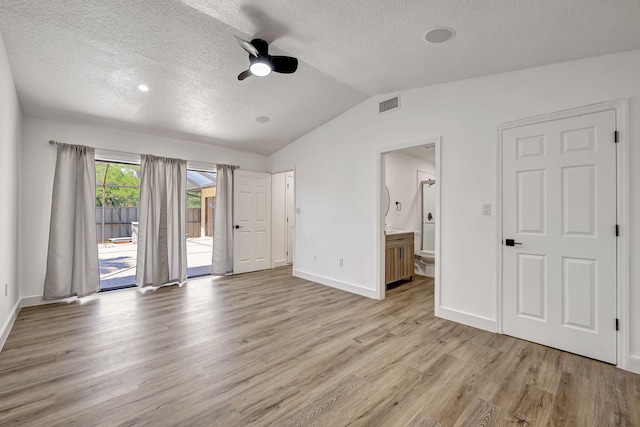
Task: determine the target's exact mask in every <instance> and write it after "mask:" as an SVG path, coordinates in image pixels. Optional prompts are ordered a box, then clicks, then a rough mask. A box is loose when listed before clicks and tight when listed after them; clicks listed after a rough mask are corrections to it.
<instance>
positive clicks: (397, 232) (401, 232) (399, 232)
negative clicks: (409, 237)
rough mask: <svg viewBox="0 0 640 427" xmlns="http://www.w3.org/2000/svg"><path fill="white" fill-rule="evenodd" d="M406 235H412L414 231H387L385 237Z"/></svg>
mask: <svg viewBox="0 0 640 427" xmlns="http://www.w3.org/2000/svg"><path fill="white" fill-rule="evenodd" d="M404 233H412V234H413V231H411V230H387V231H385V232H384V234H385V235H387V236H390V235H392V234H404Z"/></svg>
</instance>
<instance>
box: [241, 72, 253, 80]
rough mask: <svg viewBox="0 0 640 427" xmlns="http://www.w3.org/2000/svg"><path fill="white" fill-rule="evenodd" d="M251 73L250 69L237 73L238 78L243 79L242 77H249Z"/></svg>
mask: <svg viewBox="0 0 640 427" xmlns="http://www.w3.org/2000/svg"><path fill="white" fill-rule="evenodd" d="M251 75H252V73H251V71H249V70H245V71H243V72H241V73H240V74H238V80H244V79H246V78H247V77H249V76H251Z"/></svg>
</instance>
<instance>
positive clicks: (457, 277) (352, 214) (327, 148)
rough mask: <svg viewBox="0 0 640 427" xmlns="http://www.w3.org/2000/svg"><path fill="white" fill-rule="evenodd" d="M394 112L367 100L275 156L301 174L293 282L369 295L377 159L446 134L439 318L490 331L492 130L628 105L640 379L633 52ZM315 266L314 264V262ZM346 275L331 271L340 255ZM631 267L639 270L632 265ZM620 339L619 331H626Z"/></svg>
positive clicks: (537, 71) (637, 94) (438, 96)
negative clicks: (487, 210)
mask: <svg viewBox="0 0 640 427" xmlns="http://www.w3.org/2000/svg"><path fill="white" fill-rule="evenodd" d="M401 96H402V101H401V105H402V107H401V109H400V110H398V111H395V112H392V113H386V114H383V115H379V114H378V105H377V104H378V102H379V101H381V100H383V99H385V96H380V97H377V98H372V99H369V100H367V101H365V102H363V103H361V104H360V105H358V106H356V107H354V108H352V109H351V110H349V111H347V112H345V113H344V114H342V115H341V116H339V117H337V118H335V119H334V120H332V121H330V122H328V123H326V124H325V125H323V126H321V127H319V128H317V129H316V130H314V131H312V132H310V133H309V134H307V135H305V136H303V137H302V138H300V139H298V140H297V141H295V142H294V143H292V144H290V145H288V146H287V147H284V148H283V149H281V150H280V151H279V152H277V153H275V154H274V155H272V156H271V157H270V168H271V169H274V170H286V169H293V168H295V170H296V186H297V189H296V200H297V206H298V207H300V208H301V214H300V215H297V217H298V218H297V222H296V227H297V232H296V254H295V268H296V274H298V275H300V276H303V277H308V278H313V280H316V281H318V282H320V283H325V284H328V285H332V286H337V287H342V288H343V289H347V290H350V291H352V292H358V293H360V294H363V295H368V296H375V295H376V294H375V293H374V291H375V289H376V284H377V280H378V275H379V272H380V268H379V265H378V258H377V256H378V253H377V252H378V251H377V249H378V247H377V245H376V242H377V239H378V236H377V233H378V227H379V225H378V223H377V221H376V209H378V203H379V202H378V200H379V194H378V185H377V183H378V181H377V176H378V175H377V173H378V171H377V168H378V153H379V150H381V149H382V148H386V147H390V146H394V145H396V144H407V143H410V142H414V141H415V142H419V141H421V140H425V139H429V138H434V137H438V136H442V152H441V155H442V170H441V173H442V176H441V182H440V183H439V185H440V186H441V187H440V188H441V194H442V200H441V216H442V221H441V232H442V245H441V253H440V261H441V286H442V289H441V301H440V314H441V315H442V316H443V317H448V318H451V319H454V320H457V321H461V322H464V323H467V324H471V325H475V326H479V327H483V328H485V329H490V330H491V329H494V330H495V329H496V316H497V307H496V286H497V279H496V277H497V274H498V272H497V271H496V263H497V259H496V258H497V249H498V248H497V236H498V232H499V230H498V225H497V220H496V216H495V215H491V216H483V215H481V205H482V203H483V202H492V203H495V199H496V170H497V153H496V148H497V125H498V124H500V123H504V122H507V121H513V120H517V119H521V118H526V117H531V116H535V115H541V114H547V113H551V112H555V111H560V110H565V109H571V108H576V107H580V106H584V105H589V104H593V103H597V102H603V101H609V100H613V99H617V98H626V97H628V98H631V102H630V120H631V135H630V137H631V143H630V144H629V145H630V155H631V159H630V162H631V190H630V191H631V218H632V220H633V221H635V222H632V223H631V224H630V226H629V227H627V228H626V230H625V231H626V232H629V233H631V234H632V237H631V254H630V256H631V261H632V267H631V276H630V282H631V294H630V301H629V305H630V307H629V310H630V313H631V322H630V324H629V325H622V326H623V328H627V330H626V331H628V332H629V333H630V335H631V340H630V353H631V354H632V355H635V356H638V358H637V359H636V358H635V357H634V358H631V359H633V363H637V365H636V366H637V368H635V369H639V370H640V263H638V262H637V260H638V259H639V258H638V257H639V256H640V252H638V242H640V222H639V218H640V205H639V203H640V202H639V201H640V173H639V172H638V170H639V169H640V149H638V148H636V146H635V145H634V144H635V143H638V135H639V132H640V51H633V52H627V53H622V54H617V55H610V56H606V57H598V58H591V59H587V60H581V61H573V62H566V63H562V64H555V65H551V66H545V67H539V68H532V69H528V70H523V71H518V72H511V73H504V74H498V75H493V76H488V77H482V78H476V79H470V80H465V81H459V82H454V83H449V84H442V85H437V86H431V87H424V88H419V89H414V90H409V91H405V92H403V93H401ZM314 253H317V254H318V261H315V262H314V261H313V254H314ZM342 257H343V258H344V264H345V267H343V268H339V267H337V258H342ZM634 261H635V262H634ZM626 331H625V332H623V333H626Z"/></svg>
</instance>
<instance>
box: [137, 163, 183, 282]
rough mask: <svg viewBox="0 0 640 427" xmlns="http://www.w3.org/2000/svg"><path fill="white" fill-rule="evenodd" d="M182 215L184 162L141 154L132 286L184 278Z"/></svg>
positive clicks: (176, 280)
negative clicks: (136, 250) (135, 259)
mask: <svg viewBox="0 0 640 427" xmlns="http://www.w3.org/2000/svg"><path fill="white" fill-rule="evenodd" d="M186 214H187V162H186V161H184V160H179V159H167V158H164V157H155V156H149V155H143V156H142V165H141V167H140V219H139V226H138V261H137V268H136V285H138V286H140V287H145V286H160V285H165V284H168V283H176V282H177V283H182V282H184V281H185V280H187V225H186Z"/></svg>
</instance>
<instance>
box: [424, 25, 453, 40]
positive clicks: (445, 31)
mask: <svg viewBox="0 0 640 427" xmlns="http://www.w3.org/2000/svg"><path fill="white" fill-rule="evenodd" d="M455 35H456V32H455V31H453V29H452V28H449V27H435V28H434V29H433V30H430V31H428V32H427V34H425V35H424V39H425V40H426V41H428V42H429V43H444V42H446V41H449V40H451V39H452V38H453V37H454V36H455Z"/></svg>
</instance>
